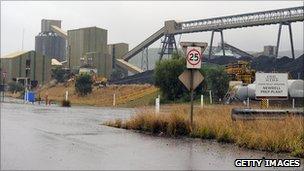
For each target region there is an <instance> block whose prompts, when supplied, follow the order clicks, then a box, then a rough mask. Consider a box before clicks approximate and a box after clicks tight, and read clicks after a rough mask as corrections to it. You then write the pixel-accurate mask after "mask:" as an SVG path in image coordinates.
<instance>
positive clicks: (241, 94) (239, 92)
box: [235, 84, 255, 100]
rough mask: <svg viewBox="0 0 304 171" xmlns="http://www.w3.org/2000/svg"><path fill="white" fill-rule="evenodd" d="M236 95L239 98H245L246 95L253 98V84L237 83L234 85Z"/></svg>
mask: <svg viewBox="0 0 304 171" xmlns="http://www.w3.org/2000/svg"><path fill="white" fill-rule="evenodd" d="M235 95H236V97H237V98H238V99H240V100H245V99H247V97H249V98H250V99H254V98H255V84H248V86H242V85H238V86H237V87H236V93H235Z"/></svg>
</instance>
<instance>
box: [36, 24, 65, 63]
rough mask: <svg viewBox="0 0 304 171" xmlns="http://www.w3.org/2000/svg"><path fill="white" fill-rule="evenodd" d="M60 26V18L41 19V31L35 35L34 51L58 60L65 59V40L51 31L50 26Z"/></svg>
mask: <svg viewBox="0 0 304 171" xmlns="http://www.w3.org/2000/svg"><path fill="white" fill-rule="evenodd" d="M52 25H53V26H57V27H59V28H61V21H60V20H45V19H43V20H41V32H40V33H39V34H38V35H37V36H36V37H35V51H36V52H38V53H41V54H43V55H46V56H47V57H49V58H51V59H52V58H54V59H57V60H58V61H64V60H66V40H65V38H63V37H61V36H59V35H58V34H57V33H55V32H53V31H52V29H51V26H52Z"/></svg>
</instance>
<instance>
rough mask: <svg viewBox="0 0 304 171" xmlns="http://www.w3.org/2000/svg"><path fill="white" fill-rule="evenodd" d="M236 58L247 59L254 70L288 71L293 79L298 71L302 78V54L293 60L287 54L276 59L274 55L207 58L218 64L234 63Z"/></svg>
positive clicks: (303, 59) (303, 62)
mask: <svg viewBox="0 0 304 171" xmlns="http://www.w3.org/2000/svg"><path fill="white" fill-rule="evenodd" d="M238 60H243V61H248V62H250V63H251V68H253V69H255V70H256V71H261V72H273V71H276V72H289V74H290V75H291V77H292V78H293V79H297V78H298V73H300V78H301V79H304V54H302V55H301V56H299V57H298V58H296V59H295V60H293V59H292V58H289V57H287V56H284V57H282V58H279V59H276V58H274V57H269V56H264V55H261V56H259V57H256V58H250V57H240V58H236V57H231V56H219V57H216V58H214V59H211V60H209V62H210V63H214V64H218V65H227V64H229V63H234V62H236V61H238Z"/></svg>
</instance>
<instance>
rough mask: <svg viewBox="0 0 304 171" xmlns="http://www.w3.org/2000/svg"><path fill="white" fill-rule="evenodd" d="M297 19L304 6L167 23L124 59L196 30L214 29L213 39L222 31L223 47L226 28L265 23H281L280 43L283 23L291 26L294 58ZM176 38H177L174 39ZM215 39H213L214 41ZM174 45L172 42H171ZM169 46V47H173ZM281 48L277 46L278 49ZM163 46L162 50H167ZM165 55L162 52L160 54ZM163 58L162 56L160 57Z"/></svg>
mask: <svg viewBox="0 0 304 171" xmlns="http://www.w3.org/2000/svg"><path fill="white" fill-rule="evenodd" d="M297 21H304V6H299V7H293V8H283V9H277V10H270V11H261V12H254V13H246V14H240V15H230V16H223V17H216V18H208V19H201V20H192V21H185V22H175V21H173V22H174V25H173V26H172V24H171V25H166V22H165V26H164V27H162V28H161V29H159V30H158V31H157V32H155V33H154V34H152V35H151V36H150V37H148V38H147V39H146V40H144V41H143V42H142V43H140V44H139V45H137V46H136V47H135V48H133V49H132V50H131V51H129V52H127V53H126V54H125V55H124V56H123V59H124V60H125V61H128V60H129V59H131V58H132V57H134V56H135V55H136V54H138V53H139V52H140V51H142V50H143V49H145V48H146V47H148V46H150V45H151V44H152V43H154V42H155V41H157V40H158V39H160V38H161V37H163V36H165V37H168V36H169V35H170V36H171V37H172V35H173V36H174V35H178V34H187V33H195V32H205V31H212V39H213V35H214V32H220V33H221V39H222V47H224V46H223V44H224V41H223V30H226V29H234V28H243V27H253V26H263V25H271V24H280V26H279V35H278V42H277V43H278V44H279V41H280V34H281V33H280V32H281V27H282V25H288V26H289V32H290V41H291V47H292V54H293V58H294V52H293V51H294V50H293V41H292V31H291V23H292V22H297ZM174 40H175V39H174ZM212 41H213V40H211V42H212ZM165 44H167V45H170V41H167V42H166V43H165ZM163 45H164V44H163ZM171 45H172V43H171ZM171 45H170V46H167V48H168V47H169V48H170V47H171ZM278 49H279V48H278V47H277V50H278ZM165 50H166V47H164V49H163V48H162V51H165ZM161 55H163V53H162V54H160V56H161ZM160 58H161V57H160Z"/></svg>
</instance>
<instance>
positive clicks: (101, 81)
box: [92, 74, 108, 87]
mask: <svg viewBox="0 0 304 171" xmlns="http://www.w3.org/2000/svg"><path fill="white" fill-rule="evenodd" d="M92 80H93V85H94V86H98V87H106V85H107V82H108V80H107V78H105V77H102V76H97V74H93V75H92Z"/></svg>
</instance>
